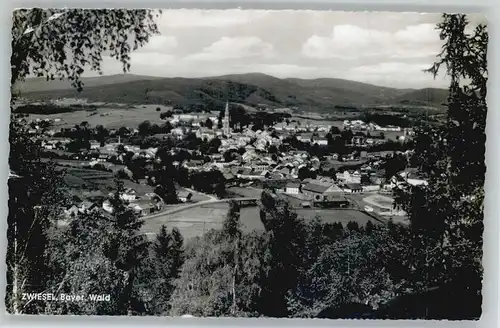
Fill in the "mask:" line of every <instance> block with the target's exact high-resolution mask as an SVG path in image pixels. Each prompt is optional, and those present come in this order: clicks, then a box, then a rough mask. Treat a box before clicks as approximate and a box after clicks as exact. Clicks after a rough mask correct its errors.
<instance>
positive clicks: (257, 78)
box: [19, 73, 448, 111]
mask: <svg viewBox="0 0 500 328" xmlns="http://www.w3.org/2000/svg"><path fill="white" fill-rule="evenodd" d="M82 80H83V82H84V89H83V91H82V92H80V93H78V92H77V91H76V90H74V89H72V87H71V85H70V83H69V82H68V81H64V80H63V81H59V80H57V81H48V82H46V81H44V80H42V79H40V78H30V79H26V80H25V81H24V82H23V83H21V84H20V86H19V89H20V90H21V92H22V94H23V96H24V97H26V98H28V99H33V100H35V99H36V100H50V99H54V98H56V99H57V98H86V99H88V101H90V102H124V103H132V104H141V103H161V104H166V103H169V104H173V105H208V106H219V105H220V103H221V102H225V100H226V99H230V100H231V101H234V102H240V103H242V104H247V105H252V106H256V105H260V104H262V105H268V106H273V107H299V108H301V109H302V110H305V111H315V110H319V111H323V110H331V109H335V108H336V107H338V106H353V107H359V106H379V105H400V106H422V107H435V108H440V107H442V104H443V103H444V102H445V101H446V97H447V94H448V91H447V90H445V89H437V88H424V89H397V88H389V87H381V86H377V85H373V84H369V83H364V82H358V81H351V80H344V79H336V78H317V79H299V78H284V79H281V78H277V77H274V76H271V75H267V74H263V73H249V74H229V75H220V76H213V77H203V78H183V77H174V78H163V77H154V76H144V75H133V74H116V75H106V76H99V77H85V78H83V79H82Z"/></svg>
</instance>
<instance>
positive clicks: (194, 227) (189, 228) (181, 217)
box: [142, 203, 379, 239]
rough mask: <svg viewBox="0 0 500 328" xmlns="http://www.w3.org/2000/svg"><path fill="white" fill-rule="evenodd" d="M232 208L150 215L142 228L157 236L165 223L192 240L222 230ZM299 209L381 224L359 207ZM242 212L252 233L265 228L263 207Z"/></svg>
mask: <svg viewBox="0 0 500 328" xmlns="http://www.w3.org/2000/svg"><path fill="white" fill-rule="evenodd" d="M228 209H229V205H228V204H227V203H218V204H206V205H201V206H200V207H194V208H189V209H187V210H184V211H180V212H176V213H173V214H168V215H163V216H162V215H160V216H156V217H153V218H147V219H145V221H144V226H143V228H142V231H143V232H144V233H146V234H148V236H149V237H154V235H155V234H156V233H157V232H158V231H159V229H160V227H161V226H162V224H165V225H166V226H167V227H168V228H173V227H177V228H178V229H179V230H180V231H181V233H182V234H183V236H184V238H186V239H189V238H192V237H195V236H200V235H202V234H203V233H204V232H206V231H208V230H210V229H220V228H221V227H222V223H223V222H224V219H225V217H226V215H227V211H228ZM295 211H296V212H297V214H298V216H299V217H300V218H303V219H304V220H311V219H312V218H314V217H315V216H318V217H319V218H320V219H321V220H323V221H324V222H327V223H333V222H340V223H342V224H343V225H344V226H345V225H347V223H349V222H350V221H355V222H357V223H358V224H359V225H366V224H367V223H368V221H371V222H372V223H374V224H377V223H379V222H378V221H376V220H374V219H373V218H371V217H370V216H368V215H366V214H365V213H362V212H360V211H357V210H345V209H320V210H319V209H296V210H295ZM240 215H241V216H240V219H241V224H242V227H243V231H245V232H247V233H248V232H251V231H254V230H263V229H264V226H263V225H262V222H261V221H260V216H259V207H256V206H253V207H243V208H242V209H241V212H240Z"/></svg>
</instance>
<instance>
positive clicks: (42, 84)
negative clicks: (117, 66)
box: [17, 74, 161, 93]
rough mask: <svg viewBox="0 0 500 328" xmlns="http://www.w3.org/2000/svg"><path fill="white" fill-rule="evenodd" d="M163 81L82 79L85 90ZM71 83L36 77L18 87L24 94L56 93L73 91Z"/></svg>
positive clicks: (138, 77) (125, 77)
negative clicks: (57, 91) (105, 86)
mask: <svg viewBox="0 0 500 328" xmlns="http://www.w3.org/2000/svg"><path fill="white" fill-rule="evenodd" d="M154 79H161V77H154V76H143V75H134V74H116V75H103V76H96V77H85V78H83V79H82V81H83V83H84V87H85V88H92V87H98V86H102V85H109V84H117V83H126V82H132V81H141V80H154ZM72 88H73V87H72V86H71V82H70V81H68V80H51V81H47V79H46V78H43V77H35V78H29V79H26V80H25V81H24V82H22V83H20V85H19V86H18V87H17V89H18V90H20V91H21V92H23V93H30V92H42V91H54V90H69V89H72Z"/></svg>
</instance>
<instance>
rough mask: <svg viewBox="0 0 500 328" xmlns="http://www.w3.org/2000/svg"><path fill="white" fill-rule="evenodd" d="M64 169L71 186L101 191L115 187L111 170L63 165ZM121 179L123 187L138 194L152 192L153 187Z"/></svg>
mask: <svg viewBox="0 0 500 328" xmlns="http://www.w3.org/2000/svg"><path fill="white" fill-rule="evenodd" d="M64 169H65V170H66V171H67V174H66V176H65V180H66V182H67V183H68V184H69V186H70V187H72V188H75V189H91V190H92V189H93V190H95V189H99V190H101V191H103V192H109V191H112V190H114V189H115V178H114V175H113V173H111V172H104V171H98V170H91V169H81V168H74V167H69V168H68V167H64ZM122 181H123V184H124V187H125V188H132V189H134V190H135V191H136V192H137V193H138V194H146V193H151V192H153V187H151V186H148V185H146V184H142V183H135V182H133V181H130V180H125V179H123V180H122ZM84 187H86V188H84Z"/></svg>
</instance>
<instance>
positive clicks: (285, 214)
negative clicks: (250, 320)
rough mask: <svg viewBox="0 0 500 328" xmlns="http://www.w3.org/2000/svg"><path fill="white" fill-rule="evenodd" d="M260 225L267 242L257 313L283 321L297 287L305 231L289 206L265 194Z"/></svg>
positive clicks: (277, 198) (302, 258) (265, 192)
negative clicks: (291, 295) (290, 294)
mask: <svg viewBox="0 0 500 328" xmlns="http://www.w3.org/2000/svg"><path fill="white" fill-rule="evenodd" d="M261 204H262V205H261V210H260V215H261V221H262V223H263V225H264V227H265V229H266V235H267V238H268V243H267V249H266V251H265V259H266V260H265V262H264V263H263V264H262V265H263V266H264V271H265V272H266V275H265V280H264V281H263V285H262V286H261V288H262V293H261V299H260V304H259V305H260V307H259V312H260V313H261V314H264V315H267V316H272V317H286V316H287V315H288V314H289V312H288V307H287V300H286V297H287V296H286V295H287V293H288V291H289V290H290V289H291V288H293V287H294V286H296V284H297V282H298V279H299V276H300V274H301V268H303V261H304V260H305V257H304V256H303V249H304V247H305V243H306V235H307V230H306V227H305V225H304V222H303V221H302V220H301V219H299V218H298V217H297V214H296V213H295V212H293V211H292V209H291V207H290V205H289V204H288V203H287V202H286V201H285V200H284V199H282V198H280V197H279V196H277V195H274V194H271V193H269V192H267V191H263V192H262V196H261Z"/></svg>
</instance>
